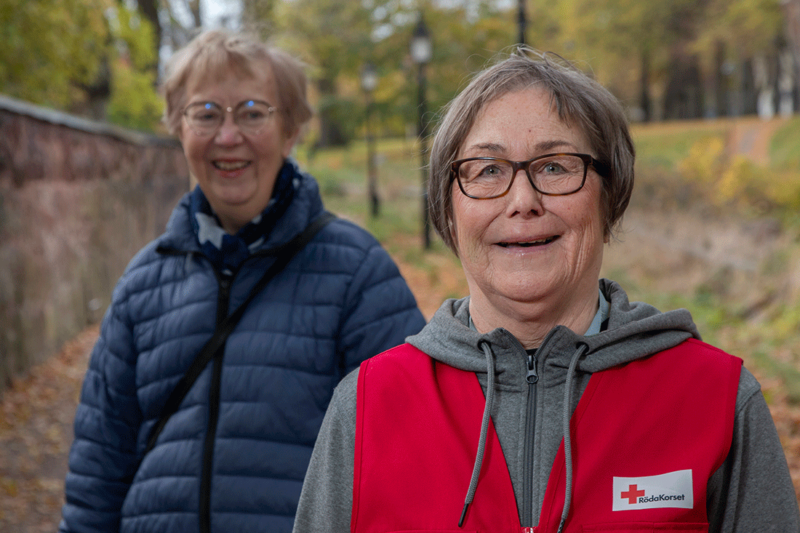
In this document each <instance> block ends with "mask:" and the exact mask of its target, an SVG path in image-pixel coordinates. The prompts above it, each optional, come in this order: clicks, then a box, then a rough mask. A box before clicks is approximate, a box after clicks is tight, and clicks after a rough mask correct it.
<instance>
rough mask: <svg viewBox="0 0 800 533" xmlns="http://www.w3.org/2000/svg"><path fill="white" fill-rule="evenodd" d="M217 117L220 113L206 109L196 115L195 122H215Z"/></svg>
mask: <svg viewBox="0 0 800 533" xmlns="http://www.w3.org/2000/svg"><path fill="white" fill-rule="evenodd" d="M217 117H219V113H215V112H214V111H209V110H205V109H204V110H203V111H199V112H197V113H195V114H194V117H193V118H194V120H195V122H214V121H215V120H216V119H217Z"/></svg>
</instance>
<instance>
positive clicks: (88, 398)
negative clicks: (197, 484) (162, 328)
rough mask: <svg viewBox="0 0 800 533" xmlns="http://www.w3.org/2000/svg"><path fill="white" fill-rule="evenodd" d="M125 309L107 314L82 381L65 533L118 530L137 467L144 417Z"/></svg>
mask: <svg viewBox="0 0 800 533" xmlns="http://www.w3.org/2000/svg"><path fill="white" fill-rule="evenodd" d="M115 300H117V298H115ZM121 307H122V306H121V305H120V304H119V303H118V302H116V301H115V302H113V303H112V306H111V308H110V309H109V311H108V312H107V313H106V316H105V318H104V319H103V324H102V326H101V332H100V337H99V339H98V341H97V343H96V344H95V346H94V349H93V351H92V355H91V358H90V361H89V368H88V370H87V372H86V376H85V378H84V381H83V388H82V390H81V397H80V403H79V405H78V409H77V412H76V414H75V440H74V441H73V444H72V448H71V450H70V454H69V471H68V473H67V477H66V503H65V505H64V507H63V509H62V516H63V519H62V522H61V524H60V526H59V532H61V533H67V532H75V533H90V532H91V533H94V532H97V533H100V532H103V533H113V532H117V531H119V527H120V511H121V507H122V502H123V500H124V498H125V495H126V494H127V492H128V489H129V487H130V483H131V481H132V479H133V475H134V473H135V471H136V468H137V465H138V459H137V454H136V441H137V435H138V431H139V427H140V425H141V421H142V416H141V412H140V409H139V405H138V402H137V397H136V380H135V364H136V357H135V353H134V350H133V342H132V335H133V334H132V331H131V328H130V327H129V325H128V324H126V323H125V321H124V320H123V319H122V318H121V315H123V313H122V312H121Z"/></svg>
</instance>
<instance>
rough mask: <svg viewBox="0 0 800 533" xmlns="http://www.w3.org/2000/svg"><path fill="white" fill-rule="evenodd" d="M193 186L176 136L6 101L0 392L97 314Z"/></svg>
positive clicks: (0, 190) (0, 197)
mask: <svg viewBox="0 0 800 533" xmlns="http://www.w3.org/2000/svg"><path fill="white" fill-rule="evenodd" d="M188 188H189V177H188V170H187V167H186V162H185V159H184V157H183V152H182V150H181V147H180V144H179V143H178V142H177V141H176V140H174V139H164V138H160V137H154V136H149V135H144V134H141V133H138V132H133V131H129V130H123V129H120V128H116V127H113V126H109V125H107V124H101V123H96V122H90V121H87V120H83V119H80V118H77V117H74V116H70V115H66V114H64V113H59V112H55V111H53V110H49V109H44V108H40V107H36V106H32V105H30V104H26V103H24V102H20V101H18V100H14V99H10V98H6V97H3V96H0V391H2V390H3V389H4V388H5V387H6V386H7V385H8V384H9V383H10V381H11V379H12V378H13V377H14V376H15V375H18V374H21V373H24V372H25V371H26V370H27V369H28V368H29V367H30V366H32V365H34V364H36V363H39V362H42V361H44V360H45V359H46V358H48V357H50V356H51V355H53V354H54V353H56V352H57V351H58V350H59V348H60V347H61V345H62V343H63V342H64V341H66V340H67V339H70V338H72V337H73V336H74V335H75V334H76V333H78V332H79V331H81V330H82V329H84V328H85V327H86V326H87V325H89V324H91V323H93V322H96V321H99V320H100V319H101V318H102V315H103V313H104V312H105V309H106V307H107V306H108V304H109V301H110V296H111V292H112V290H113V287H114V284H115V283H116V281H117V279H118V278H119V276H120V275H121V274H122V271H123V270H124V268H125V266H126V265H127V263H128V261H129V260H130V259H131V258H132V257H133V255H134V254H135V253H136V252H137V251H138V250H139V249H140V248H141V247H142V246H144V245H145V244H146V243H147V242H148V241H150V240H152V239H153V238H154V237H156V236H157V235H159V234H160V233H161V232H162V231H163V229H164V227H165V225H166V222H167V219H168V217H169V214H170V213H171V211H172V208H173V207H174V206H175V204H176V203H177V201H178V199H179V198H180V196H181V195H182V194H183V193H185V192H186V191H187V190H188Z"/></svg>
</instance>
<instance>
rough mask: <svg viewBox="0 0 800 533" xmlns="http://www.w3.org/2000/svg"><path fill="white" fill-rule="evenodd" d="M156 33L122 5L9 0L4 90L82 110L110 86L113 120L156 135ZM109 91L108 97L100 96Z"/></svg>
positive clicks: (2, 32) (3, 34) (101, 0)
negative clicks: (95, 91)
mask: <svg viewBox="0 0 800 533" xmlns="http://www.w3.org/2000/svg"><path fill="white" fill-rule="evenodd" d="M153 35H154V32H153V28H152V26H151V25H150V24H149V23H148V22H147V21H146V20H143V19H142V18H141V17H140V16H139V15H138V14H137V13H136V12H135V11H132V10H131V9H129V8H128V7H127V4H126V3H123V2H116V1H115V0H60V1H58V2H50V1H45V0H6V2H5V5H4V6H3V9H2V10H0V42H2V43H3V46H2V47H0V92H2V93H5V94H8V95H10V96H14V97H16V98H20V99H23V100H27V101H29V102H32V103H36V104H41V105H46V106H51V107H55V108H58V109H63V110H66V111H80V110H82V109H84V108H85V107H86V105H87V104H88V103H89V93H90V88H92V87H93V86H96V85H98V86H103V85H105V84H107V83H109V82H110V86H111V97H110V100H111V103H110V108H109V109H108V110H107V112H108V116H109V119H110V120H111V121H113V122H116V123H118V124H120V125H123V126H129V127H134V128H139V129H146V130H152V129H154V127H155V126H156V125H157V123H158V119H159V116H160V104H159V103H157V100H158V97H157V95H156V91H155V89H154V84H155V80H154V79H153V76H154V74H149V75H148V74H147V71H148V70H152V65H154V64H155V63H156V62H157V54H156V50H154V49H153V45H152V43H153ZM101 92H102V91H101Z"/></svg>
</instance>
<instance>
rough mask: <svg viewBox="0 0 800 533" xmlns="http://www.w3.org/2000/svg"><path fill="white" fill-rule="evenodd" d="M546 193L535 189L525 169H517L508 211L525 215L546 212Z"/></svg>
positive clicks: (510, 190)
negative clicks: (544, 201)
mask: <svg viewBox="0 0 800 533" xmlns="http://www.w3.org/2000/svg"><path fill="white" fill-rule="evenodd" d="M543 196H544V195H543V194H542V193H540V192H539V191H537V190H536V189H534V187H533V183H531V180H530V178H528V173H527V172H525V170H524V169H520V170H518V171H517V173H516V175H515V176H514V180H513V181H512V183H511V189H509V191H508V194H506V198H507V202H508V205H507V211H508V214H509V215H510V216H513V215H515V214H517V213H519V214H522V215H524V216H530V215H541V214H542V213H543V212H544V209H543V206H542V197H543Z"/></svg>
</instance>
